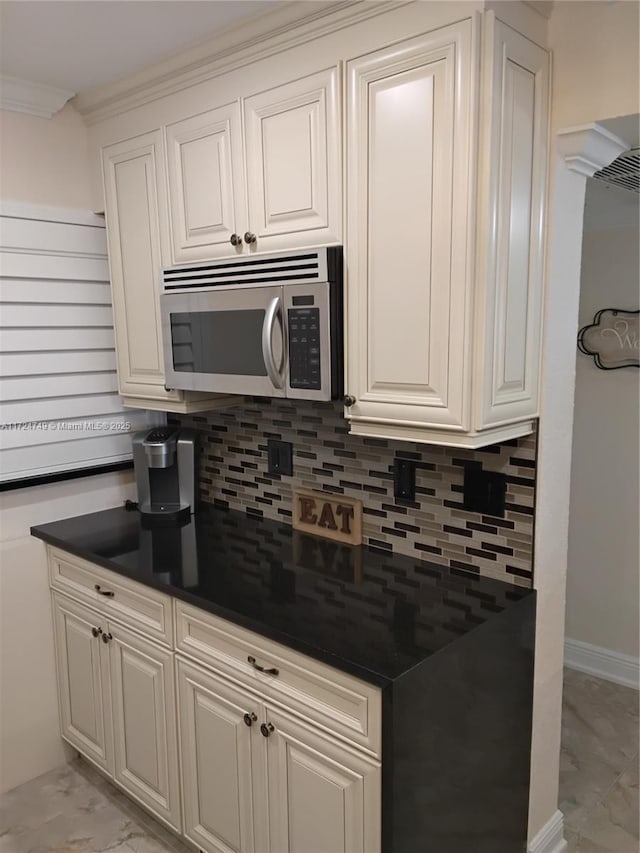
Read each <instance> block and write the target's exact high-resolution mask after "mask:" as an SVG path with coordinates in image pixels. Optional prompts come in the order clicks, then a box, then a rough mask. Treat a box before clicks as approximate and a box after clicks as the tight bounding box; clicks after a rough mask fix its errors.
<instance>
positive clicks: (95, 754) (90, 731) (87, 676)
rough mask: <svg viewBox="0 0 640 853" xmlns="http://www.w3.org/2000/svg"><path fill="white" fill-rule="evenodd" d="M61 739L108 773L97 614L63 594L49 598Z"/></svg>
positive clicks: (103, 657) (104, 658) (105, 685)
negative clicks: (53, 631)
mask: <svg viewBox="0 0 640 853" xmlns="http://www.w3.org/2000/svg"><path fill="white" fill-rule="evenodd" d="M53 622H54V627H55V637H56V665H57V669H58V704H59V709H60V730H61V734H62V737H63V738H64V739H65V740H66V741H68V742H69V743H70V744H71V745H72V746H74V747H75V748H76V749H77V750H78V751H79V752H81V753H82V754H83V755H86V756H87V758H90V759H91V761H93V762H94V763H95V764H97V765H98V767H100V768H101V769H102V770H104V771H105V772H106V773H108V774H109V775H110V776H111V775H113V732H112V728H111V703H110V701H109V694H110V684H109V655H108V649H106V648H105V646H104V644H103V643H101V642H100V636H101V635H100V628H99V626H100V614H99V613H96V611H94V610H91V609H89V608H88V607H85V606H84V605H82V604H78V603H76V602H74V601H71V599H69V598H67V597H66V596H63V595H54V597H53Z"/></svg>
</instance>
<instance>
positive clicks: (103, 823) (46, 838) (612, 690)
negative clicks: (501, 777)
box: [0, 671, 640, 853]
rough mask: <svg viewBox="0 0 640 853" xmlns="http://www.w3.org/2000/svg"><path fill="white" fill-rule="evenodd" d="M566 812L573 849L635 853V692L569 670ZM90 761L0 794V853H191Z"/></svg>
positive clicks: (563, 773)
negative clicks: (112, 784)
mask: <svg viewBox="0 0 640 853" xmlns="http://www.w3.org/2000/svg"><path fill="white" fill-rule="evenodd" d="M563 704H564V711H563V720H562V755H561V767H560V808H561V810H562V811H563V813H564V816H565V835H566V838H567V841H568V842H569V853H638V851H639V850H640V844H639V842H638V693H637V691H634V690H629V689H627V688H625V687H619V686H618V685H616V684H611V683H610V682H607V681H601V680H599V679H596V678H591V677H590V676H587V675H582V674H581V673H578V672H572V671H567V672H566V673H565V689H564V703H563ZM190 850H191V848H188V847H186V846H185V845H183V844H181V843H180V841H179V840H178V839H177V838H176V837H175V836H173V835H171V834H170V833H169V832H167V831H166V830H164V829H163V828H162V827H161V826H160V825H159V824H158V823H156V822H155V821H154V820H152V819H151V818H150V817H149V816H148V815H147V814H146V813H145V812H143V811H142V810H141V809H139V808H138V807H137V806H135V805H134V804H133V803H132V802H131V801H130V800H129V799H128V798H127V797H125V796H124V795H123V794H121V793H120V792H119V791H117V790H116V789H115V788H113V787H112V786H111V785H110V784H109V783H108V782H106V781H105V780H104V779H103V778H102V777H101V776H100V775H99V774H98V773H97V772H96V771H95V770H93V769H92V768H91V767H90V765H88V764H87V763H86V762H84V761H79V762H74V763H72V764H71V765H67V766H65V767H62V768H59V769H57V770H53V771H51V772H50V773H47V774H45V775H44V776H41V777H40V778H39V779H34V780H33V781H32V782H27V783H26V784H25V785H21V786H20V787H19V788H15V789H14V790H13V791H10V792H9V793H8V794H5V795H4V796H3V797H2V798H0V851H1V853H189V851H190Z"/></svg>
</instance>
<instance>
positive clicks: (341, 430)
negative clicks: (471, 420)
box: [170, 398, 536, 586]
mask: <svg viewBox="0 0 640 853" xmlns="http://www.w3.org/2000/svg"><path fill="white" fill-rule="evenodd" d="M342 411H343V410H342V405H341V404H340V403H315V402H307V401H295V402H292V401H277V400H267V399H262V398H248V399H247V398H245V404H244V405H243V406H242V407H240V406H238V407H235V408H230V409H224V410H220V411H218V412H211V413H208V414H207V415H191V416H188V415H180V416H177V415H172V416H170V422H171V423H179V424H181V425H182V426H184V427H192V428H194V429H197V430H198V431H199V432H200V436H201V446H202V453H201V457H200V483H199V485H200V496H201V499H202V500H203V501H205V502H207V503H217V504H219V505H224V506H229V507H230V508H232V509H236V510H242V511H245V512H246V513H247V514H248V515H254V516H261V517H265V518H272V519H275V520H279V521H282V520H287V521H288V520H289V519H290V518H291V500H292V488H293V487H300V488H308V489H315V490H318V491H327V492H332V493H337V494H346V495H350V496H352V497H357V498H360V500H362V502H363V540H364V542H365V543H367V544H369V545H370V546H373V547H375V548H378V549H380V550H382V551H396V552H398V553H401V554H406V555H408V556H410V557H416V556H417V557H419V558H421V559H424V560H429V561H430V562H436V563H442V564H444V565H448V566H451V567H453V568H457V569H463V570H465V571H469V572H473V573H476V574H478V573H479V574H482V575H485V576H488V577H493V578H498V579H499V580H506V581H508V582H510V583H514V584H518V585H521V586H531V584H532V562H533V559H532V558H533V523H534V501H535V475H536V436H535V434H534V435H529V436H525V437H524V438H521V439H517V440H513V441H508V442H505V443H504V444H500V445H492V446H491V447H486V448H483V449H481V450H461V449H459V448H448V447H435V446H431V445H425V444H412V443H408V442H398V441H386V440H383V439H377V438H362V437H360V436H352V435H349V432H348V425H347V422H346V421H345V420H344V418H343V416H342ZM269 438H275V439H278V440H281V441H289V442H291V443H292V444H293V476H291V477H286V476H281V475H278V474H269V473H268V470H267V439H269ZM396 456H398V457H403V458H405V459H411V460H413V461H414V462H415V463H416V500H415V501H405V500H399V499H398V500H396V499H395V498H394V496H393V460H394V458H395V457H396ZM469 464H471V465H477V466H481V467H482V468H484V469H485V470H488V471H496V472H500V473H502V474H504V475H505V476H506V483H507V494H506V503H505V516H504V518H494V517H492V516H486V515H481V514H479V513H475V512H468V511H466V510H465V509H464V507H463V503H462V491H463V480H464V467H465V465H469Z"/></svg>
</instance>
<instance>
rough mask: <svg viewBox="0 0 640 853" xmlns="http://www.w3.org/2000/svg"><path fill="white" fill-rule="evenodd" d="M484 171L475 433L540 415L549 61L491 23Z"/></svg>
mask: <svg viewBox="0 0 640 853" xmlns="http://www.w3.org/2000/svg"><path fill="white" fill-rule="evenodd" d="M484 36H485V50H484V59H485V65H486V67H485V79H486V80H487V82H488V85H487V86H486V91H485V93H484V94H485V98H484V102H483V105H482V106H483V117H484V118H483V122H482V126H483V128H485V145H484V147H483V150H482V157H481V160H480V169H479V178H480V181H479V199H478V211H479V215H478V253H477V258H478V260H477V275H478V278H477V294H478V305H479V306H480V305H482V304H483V302H484V310H479V311H478V312H477V320H478V329H477V337H478V342H479V349H480V351H481V352H483V353H484V358H482V359H478V360H477V361H476V362H475V365H474V374H473V381H474V384H475V385H476V387H477V388H478V393H477V395H476V400H477V411H476V413H475V418H476V426H477V428H478V429H483V428H486V427H490V426H494V425H500V424H502V423H505V422H509V421H517V420H522V419H523V418H526V417H532V416H534V415H536V414H537V413H538V374H539V367H540V338H541V317H542V295H543V274H544V242H543V241H544V233H545V227H544V208H545V188H546V182H547V134H548V116H549V104H548V99H549V79H548V78H549V54H548V53H547V52H546V51H545V50H543V49H542V48H541V47H539V46H538V45H536V44H534V43H533V42H531V41H529V39H527V38H525V37H524V36H522V35H520V34H519V33H517V32H515V31H514V30H512V29H511V28H510V27H508V26H506V25H505V24H503V23H501V22H500V21H496V19H495V17H494V15H493V14H492V13H491V14H488V15H487V23H486V26H485V27H484Z"/></svg>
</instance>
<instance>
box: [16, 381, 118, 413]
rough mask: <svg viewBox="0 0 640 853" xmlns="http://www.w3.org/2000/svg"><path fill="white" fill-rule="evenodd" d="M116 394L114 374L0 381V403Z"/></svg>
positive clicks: (116, 386) (116, 387) (116, 382)
mask: <svg viewBox="0 0 640 853" xmlns="http://www.w3.org/2000/svg"><path fill="white" fill-rule="evenodd" d="M117 390H118V380H117V377H116V374H115V373H89V374H87V373H84V374H83V373H74V374H65V375H64V376H49V375H48V376H29V377H25V376H21V377H19V378H15V379H0V400H2V403H3V409H4V403H5V402H6V403H10V402H12V401H13V400H38V399H40V398H41V397H49V398H55V397H75V396H80V395H85V394H104V393H108V392H115V391H117Z"/></svg>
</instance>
